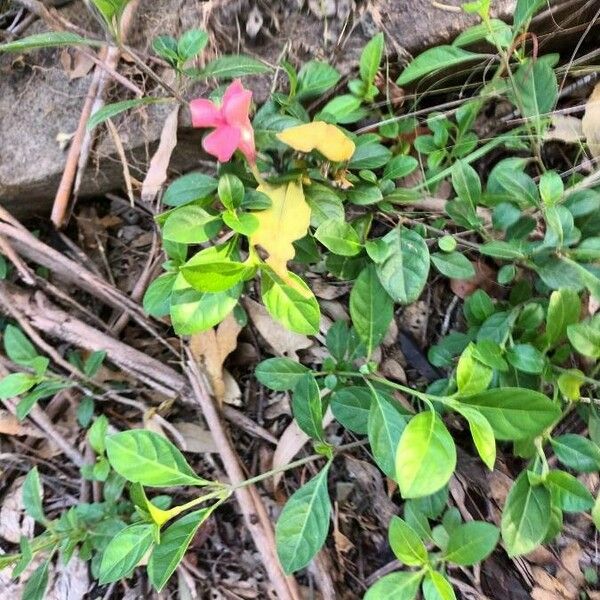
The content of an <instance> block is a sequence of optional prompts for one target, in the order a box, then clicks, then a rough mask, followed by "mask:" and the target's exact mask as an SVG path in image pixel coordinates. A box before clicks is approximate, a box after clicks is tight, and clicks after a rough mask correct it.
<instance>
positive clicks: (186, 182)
mask: <svg viewBox="0 0 600 600" xmlns="http://www.w3.org/2000/svg"><path fill="white" fill-rule="evenodd" d="M217 185H218V182H217V180H216V179H215V178H214V177H211V176H210V175H205V174H204V173H188V174H187V175H184V176H183V177H179V178H178V179H176V180H175V181H174V182H173V183H172V184H171V185H170V186H169V187H168V188H167V189H166V191H165V193H164V195H163V198H162V201H163V203H164V204H166V205H167V206H183V205H184V204H189V203H190V202H195V201H196V200H204V199H205V198H208V197H210V196H211V195H212V194H213V192H214V191H215V190H216V189H217Z"/></svg>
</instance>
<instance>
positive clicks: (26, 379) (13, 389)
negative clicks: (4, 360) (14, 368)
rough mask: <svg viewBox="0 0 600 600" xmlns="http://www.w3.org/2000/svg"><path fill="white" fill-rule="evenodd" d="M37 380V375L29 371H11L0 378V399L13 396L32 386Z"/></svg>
mask: <svg viewBox="0 0 600 600" xmlns="http://www.w3.org/2000/svg"><path fill="white" fill-rule="evenodd" d="M37 382H38V379H37V377H33V376H32V375H29V373H11V374H10V375H7V376H6V377H3V378H2V379H1V380H0V399H1V400H8V399H9V398H14V397H15V396H18V395H19V394H22V393H23V392H26V391H27V390H28V389H30V388H32V387H33V386H34V385H35V384H36V383H37Z"/></svg>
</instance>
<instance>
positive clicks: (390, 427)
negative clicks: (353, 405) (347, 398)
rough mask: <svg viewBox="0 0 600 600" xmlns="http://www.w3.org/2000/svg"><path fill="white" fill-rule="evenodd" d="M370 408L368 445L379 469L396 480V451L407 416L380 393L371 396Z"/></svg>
mask: <svg viewBox="0 0 600 600" xmlns="http://www.w3.org/2000/svg"><path fill="white" fill-rule="evenodd" d="M371 398H372V400H371V408H370V410H369V419H368V423H367V430H368V431H367V432H368V435H369V444H370V445H371V451H372V452H373V458H374V459H375V462H376V463H377V465H378V466H379V468H380V469H381V470H382V471H383V472H384V473H385V474H386V475H387V476H388V477H389V478H390V479H393V480H395V479H396V450H397V448H398V444H399V443H400V438H401V437H402V433H403V432H404V429H405V428H406V423H407V421H408V418H409V415H407V414H405V413H404V412H403V411H402V410H400V407H399V405H398V403H397V402H396V401H395V400H394V399H393V398H390V397H388V396H386V395H385V394H383V393H382V392H380V391H376V392H375V393H374V394H372V396H371Z"/></svg>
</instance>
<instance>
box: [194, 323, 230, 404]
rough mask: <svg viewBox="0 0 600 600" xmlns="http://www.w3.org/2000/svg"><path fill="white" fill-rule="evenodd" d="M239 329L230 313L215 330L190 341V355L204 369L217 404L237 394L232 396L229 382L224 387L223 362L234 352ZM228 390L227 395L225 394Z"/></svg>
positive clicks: (195, 336) (199, 334)
mask: <svg viewBox="0 0 600 600" xmlns="http://www.w3.org/2000/svg"><path fill="white" fill-rule="evenodd" d="M241 329H242V328H241V327H240V325H239V323H238V322H237V321H236V319H235V317H234V316H233V313H230V314H229V315H228V316H227V317H226V318H225V320H224V321H222V322H221V323H220V324H219V326H218V327H217V328H216V329H209V330H208V331H203V332H202V333H196V334H194V335H193V336H192V337H191V339H190V350H191V352H192V355H193V356H194V358H195V359H196V361H197V362H198V364H199V365H201V366H203V367H204V369H205V371H206V374H207V376H208V379H209V382H210V385H211V386H212V390H213V394H214V396H215V398H216V399H217V400H218V402H219V403H222V402H223V401H224V400H225V397H226V396H228V397H229V398H232V397H233V396H238V393H237V392H234V394H233V396H232V394H231V389H232V386H231V382H229V385H228V386H227V385H226V382H225V376H224V373H223V362H224V361H225V359H226V358H227V356H228V355H229V354H230V353H231V352H233V351H234V350H235V348H236V345H237V336H238V334H239V333H240V331H241ZM236 387H237V385H236ZM228 390H229V392H230V393H229V394H227V391H228ZM238 391H239V388H238Z"/></svg>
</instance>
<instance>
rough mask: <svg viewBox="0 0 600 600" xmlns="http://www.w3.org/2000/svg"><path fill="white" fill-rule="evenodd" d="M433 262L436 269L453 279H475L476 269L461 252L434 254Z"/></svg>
mask: <svg viewBox="0 0 600 600" xmlns="http://www.w3.org/2000/svg"><path fill="white" fill-rule="evenodd" d="M431 262H432V263H433V264H434V265H435V268H436V269H437V270H438V271H439V272H440V273H441V274H442V275H445V276H446V277H450V278H451V279H471V278H472V277H475V267H473V265H472V264H471V261H470V260H469V259H468V258H467V257H466V256H464V255H463V254H461V253H460V252H434V253H433V254H432V255H431Z"/></svg>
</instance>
